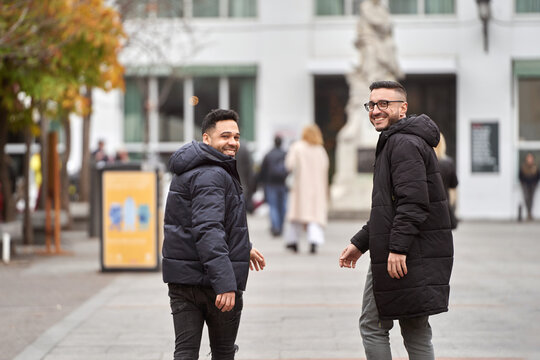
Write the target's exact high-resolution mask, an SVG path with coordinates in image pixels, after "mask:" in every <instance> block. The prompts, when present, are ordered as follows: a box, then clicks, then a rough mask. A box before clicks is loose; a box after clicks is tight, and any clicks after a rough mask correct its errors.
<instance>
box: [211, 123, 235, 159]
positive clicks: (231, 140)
mask: <svg viewBox="0 0 540 360" xmlns="http://www.w3.org/2000/svg"><path fill="white" fill-rule="evenodd" d="M203 142H204V143H205V144H207V145H210V146H211V147H213V148H214V149H216V150H217V151H219V152H221V153H223V154H225V155H228V156H230V157H234V156H235V155H236V152H237V151H238V149H240V130H238V124H237V123H236V121H234V120H220V121H218V122H216V126H215V127H213V128H209V129H208V130H207V132H205V133H204V134H203Z"/></svg>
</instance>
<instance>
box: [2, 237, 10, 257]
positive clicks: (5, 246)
mask: <svg viewBox="0 0 540 360" xmlns="http://www.w3.org/2000/svg"><path fill="white" fill-rule="evenodd" d="M10 245H11V236H10V235H9V234H8V233H7V232H5V233H3V234H2V261H3V262H4V263H6V264H9V255H10V251H11V249H10Z"/></svg>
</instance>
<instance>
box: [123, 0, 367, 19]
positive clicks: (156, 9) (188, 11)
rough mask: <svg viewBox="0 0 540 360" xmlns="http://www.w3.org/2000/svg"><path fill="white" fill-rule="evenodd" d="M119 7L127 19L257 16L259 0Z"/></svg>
mask: <svg viewBox="0 0 540 360" xmlns="http://www.w3.org/2000/svg"><path fill="white" fill-rule="evenodd" d="M345 1H352V0H345ZM354 1H357V0H354ZM117 6H118V9H119V11H120V13H121V14H122V15H123V17H124V18H125V19H135V18H148V17H152V16H155V17H158V18H179V17H186V18H191V17H194V18H219V17H225V18H226V17H230V18H249V17H256V16H257V0H117Z"/></svg>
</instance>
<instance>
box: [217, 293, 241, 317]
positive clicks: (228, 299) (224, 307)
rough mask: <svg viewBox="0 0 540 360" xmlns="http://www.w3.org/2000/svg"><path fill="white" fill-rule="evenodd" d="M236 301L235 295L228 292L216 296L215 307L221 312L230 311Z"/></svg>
mask: <svg viewBox="0 0 540 360" xmlns="http://www.w3.org/2000/svg"><path fill="white" fill-rule="evenodd" d="M235 301H236V293H235V292H234V291H229V292H226V293H223V294H218V295H217V296H216V307H217V308H218V309H219V310H221V311H222V312H227V311H231V310H232V309H233V308H234V303H235Z"/></svg>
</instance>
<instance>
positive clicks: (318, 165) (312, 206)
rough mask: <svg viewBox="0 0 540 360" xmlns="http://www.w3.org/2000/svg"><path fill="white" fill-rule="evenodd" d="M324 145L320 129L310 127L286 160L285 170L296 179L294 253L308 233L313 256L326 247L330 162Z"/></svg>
mask: <svg viewBox="0 0 540 360" xmlns="http://www.w3.org/2000/svg"><path fill="white" fill-rule="evenodd" d="M322 144H323V137H322V133H321V130H320V129H319V127H318V126H317V125H315V124H312V125H308V126H306V127H304V129H303V131H302V139H301V140H299V141H296V142H294V143H293V144H292V145H291V147H290V148H289V151H288V152H287V156H286V157H285V166H286V167H287V170H289V172H290V173H291V175H289V176H292V181H291V186H290V189H289V190H290V192H289V199H288V209H287V216H286V217H287V222H288V226H287V227H286V230H285V232H286V233H285V241H286V247H287V248H288V249H291V250H292V251H293V252H298V240H299V238H300V236H301V235H302V233H303V232H304V231H306V237H307V240H308V242H309V244H310V252H311V253H312V254H315V253H316V252H317V246H319V245H321V244H322V243H324V227H325V226H326V222H327V218H328V163H329V161H328V155H327V154H326V150H325V149H324V147H323V146H322Z"/></svg>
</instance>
